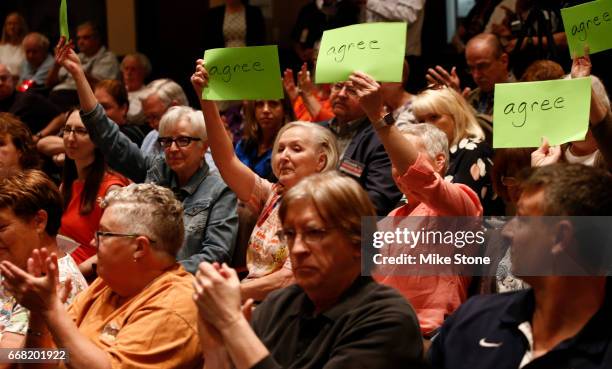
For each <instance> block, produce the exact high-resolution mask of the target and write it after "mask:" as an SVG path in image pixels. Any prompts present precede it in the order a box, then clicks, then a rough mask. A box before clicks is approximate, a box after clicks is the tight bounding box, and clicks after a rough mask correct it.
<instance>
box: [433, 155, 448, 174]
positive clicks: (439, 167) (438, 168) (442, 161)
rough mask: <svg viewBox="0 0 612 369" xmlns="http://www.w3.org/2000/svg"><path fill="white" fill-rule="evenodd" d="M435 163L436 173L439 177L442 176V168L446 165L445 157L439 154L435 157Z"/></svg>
mask: <svg viewBox="0 0 612 369" xmlns="http://www.w3.org/2000/svg"><path fill="white" fill-rule="evenodd" d="M435 163H436V172H438V173H440V175H441V176H444V174H446V173H444V166H445V164H446V156H445V155H444V154H443V153H439V154H437V155H436V157H435Z"/></svg>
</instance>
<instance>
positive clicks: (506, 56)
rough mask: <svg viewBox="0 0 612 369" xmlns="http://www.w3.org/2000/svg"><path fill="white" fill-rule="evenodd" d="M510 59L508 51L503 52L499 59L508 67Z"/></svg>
mask: <svg viewBox="0 0 612 369" xmlns="http://www.w3.org/2000/svg"><path fill="white" fill-rule="evenodd" d="M509 60H510V57H509V56H508V54H507V53H502V54H501V56H500V57H499V61H500V62H501V63H502V64H503V65H505V66H506V67H508V62H509Z"/></svg>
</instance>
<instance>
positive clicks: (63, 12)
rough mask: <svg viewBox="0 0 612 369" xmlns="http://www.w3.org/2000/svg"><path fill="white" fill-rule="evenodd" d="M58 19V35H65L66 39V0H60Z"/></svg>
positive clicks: (67, 34)
mask: <svg viewBox="0 0 612 369" xmlns="http://www.w3.org/2000/svg"><path fill="white" fill-rule="evenodd" d="M59 21H60V36H64V37H66V41H68V40H69V39H70V32H69V31H68V6H67V5H66V0H62V3H61V4H60V10H59Z"/></svg>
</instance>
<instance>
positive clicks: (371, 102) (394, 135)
mask: <svg viewBox="0 0 612 369" xmlns="http://www.w3.org/2000/svg"><path fill="white" fill-rule="evenodd" d="M350 80H351V82H353V86H354V87H355V90H356V91H357V95H358V96H359V103H360V105H361V107H362V108H363V110H364V111H365V112H366V114H367V115H368V119H369V120H370V122H371V123H372V125H373V126H374V129H375V130H376V134H377V135H378V137H379V138H380V141H381V142H382V144H383V146H384V147H385V150H386V151H387V154H389V158H390V159H391V163H392V164H393V166H394V167H395V168H396V169H397V170H398V171H399V173H405V172H406V170H408V168H409V167H410V166H411V165H412V164H414V163H415V162H416V159H417V157H418V155H419V152H418V150H417V149H416V148H415V147H414V145H413V143H412V142H411V141H410V140H409V139H408V138H406V136H404V135H403V134H402V133H401V132H400V130H399V129H398V128H397V127H395V125H387V124H378V123H379V122H380V121H381V120H382V118H383V117H384V116H385V113H384V105H383V99H382V95H381V93H380V84H379V83H378V82H376V81H375V80H374V79H372V77H370V76H369V75H367V74H365V73H362V72H355V73H353V74H352V75H351V77H350Z"/></svg>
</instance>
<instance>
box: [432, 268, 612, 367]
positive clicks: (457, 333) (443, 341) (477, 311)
mask: <svg viewBox="0 0 612 369" xmlns="http://www.w3.org/2000/svg"><path fill="white" fill-rule="evenodd" d="M610 280H611V279H610V278H608V281H607V286H606V299H605V302H604V304H603V305H602V307H601V308H600V309H599V311H598V312H597V313H596V314H595V315H594V316H593V317H592V318H591V319H590V320H589V322H588V323H587V324H586V325H585V326H584V327H583V328H582V329H581V330H580V332H578V334H577V335H576V336H574V337H572V338H570V339H567V340H565V341H563V342H561V343H559V344H558V345H557V346H556V347H554V348H553V349H552V350H550V351H549V352H547V353H546V354H544V355H542V356H540V357H538V358H536V359H534V360H533V361H531V362H530V363H528V364H527V365H525V366H524V367H523V369H548V368H550V369H553V368H554V369H565V368H567V369H569V368H575V369H578V368H580V369H603V368H612V344H611V343H612V284H611V283H610ZM534 308H535V298H534V294H533V290H531V289H529V290H524V291H519V292H512V293H505V294H499V295H483V296H475V297H473V298H471V299H470V300H468V301H467V302H465V303H464V304H463V305H462V306H461V307H460V308H459V309H458V310H457V311H456V312H455V314H453V315H452V316H451V317H449V318H448V319H447V320H446V321H445V322H444V325H442V328H441V329H440V334H439V335H438V336H437V337H436V338H435V339H434V341H433V344H432V346H431V349H430V351H429V357H430V360H431V362H432V365H433V367H434V368H448V369H451V368H452V369H458V368H466V369H467V368H469V369H479V368H483V369H484V368H496V369H505V368H508V369H510V368H512V369H518V368H519V365H520V363H521V360H522V359H523V356H524V355H525V352H526V351H527V350H528V348H529V343H528V341H527V339H526V337H525V335H524V334H523V333H522V332H521V331H520V329H519V327H518V326H519V325H520V324H521V323H523V322H528V321H529V322H530V321H531V318H532V316H533V311H534Z"/></svg>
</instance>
